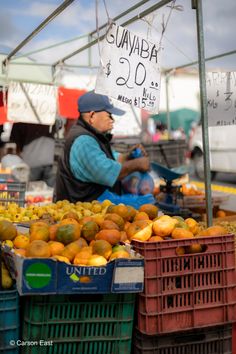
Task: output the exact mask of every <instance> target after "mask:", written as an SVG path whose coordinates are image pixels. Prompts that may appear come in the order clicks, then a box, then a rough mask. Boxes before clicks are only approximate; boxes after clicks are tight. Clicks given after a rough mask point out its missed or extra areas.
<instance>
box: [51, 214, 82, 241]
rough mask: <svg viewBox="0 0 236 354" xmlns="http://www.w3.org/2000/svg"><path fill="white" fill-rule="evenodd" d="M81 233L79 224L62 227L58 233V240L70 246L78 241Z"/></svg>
mask: <svg viewBox="0 0 236 354" xmlns="http://www.w3.org/2000/svg"><path fill="white" fill-rule="evenodd" d="M64 220H68V219H64ZM75 222H76V221H75ZM80 233H81V228H80V225H79V224H78V223H77V222H76V224H64V225H60V226H58V228H57V231H56V240H57V241H59V242H62V243H63V244H64V245H68V244H69V243H71V242H73V241H76V240H77V239H78V238H79V237H80Z"/></svg>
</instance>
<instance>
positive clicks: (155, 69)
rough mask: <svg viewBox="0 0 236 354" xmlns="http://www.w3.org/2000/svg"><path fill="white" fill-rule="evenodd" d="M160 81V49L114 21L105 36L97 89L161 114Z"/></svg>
mask: <svg viewBox="0 0 236 354" xmlns="http://www.w3.org/2000/svg"><path fill="white" fill-rule="evenodd" d="M160 82H161V74H160V48H159V47H158V46H157V45H155V44H153V43H151V42H149V41H147V40H146V39H143V38H141V37H139V36H137V35H135V34H133V33H131V32H130V31H129V30H128V29H126V28H123V27H120V26H116V25H115V24H114V23H113V24H112V25H111V27H110V29H109V31H108V32H107V34H106V37H105V39H104V45H103V49H102V52H101V65H100V69H99V72H98V76H97V81H96V88H95V91H96V92H97V93H100V94H104V95H107V96H109V97H113V98H115V99H116V100H119V101H121V102H124V103H127V104H131V105H133V106H134V107H137V108H142V109H145V110H147V111H150V112H152V113H158V108H159V96H160Z"/></svg>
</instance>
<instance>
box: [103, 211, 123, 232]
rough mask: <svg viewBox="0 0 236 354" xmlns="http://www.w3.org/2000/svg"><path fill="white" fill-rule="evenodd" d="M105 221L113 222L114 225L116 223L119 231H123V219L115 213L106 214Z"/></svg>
mask: <svg viewBox="0 0 236 354" xmlns="http://www.w3.org/2000/svg"><path fill="white" fill-rule="evenodd" d="M105 220H112V221H114V223H116V224H117V225H118V226H119V228H120V230H121V231H122V230H124V225H125V222H124V219H123V218H122V217H121V216H120V215H118V214H115V213H112V214H106V215H105Z"/></svg>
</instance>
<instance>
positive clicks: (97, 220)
mask: <svg viewBox="0 0 236 354" xmlns="http://www.w3.org/2000/svg"><path fill="white" fill-rule="evenodd" d="M93 221H95V223H96V224H97V225H98V226H99V227H101V224H102V223H103V221H104V215H103V214H96V215H93Z"/></svg>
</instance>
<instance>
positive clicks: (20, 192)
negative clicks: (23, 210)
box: [0, 175, 26, 207]
mask: <svg viewBox="0 0 236 354" xmlns="http://www.w3.org/2000/svg"><path fill="white" fill-rule="evenodd" d="M25 191H26V183H25V182H17V181H10V180H2V179H1V175H0V205H1V206H7V205H8V204H10V203H16V204H18V205H19V206H21V207H24V205H25Z"/></svg>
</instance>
